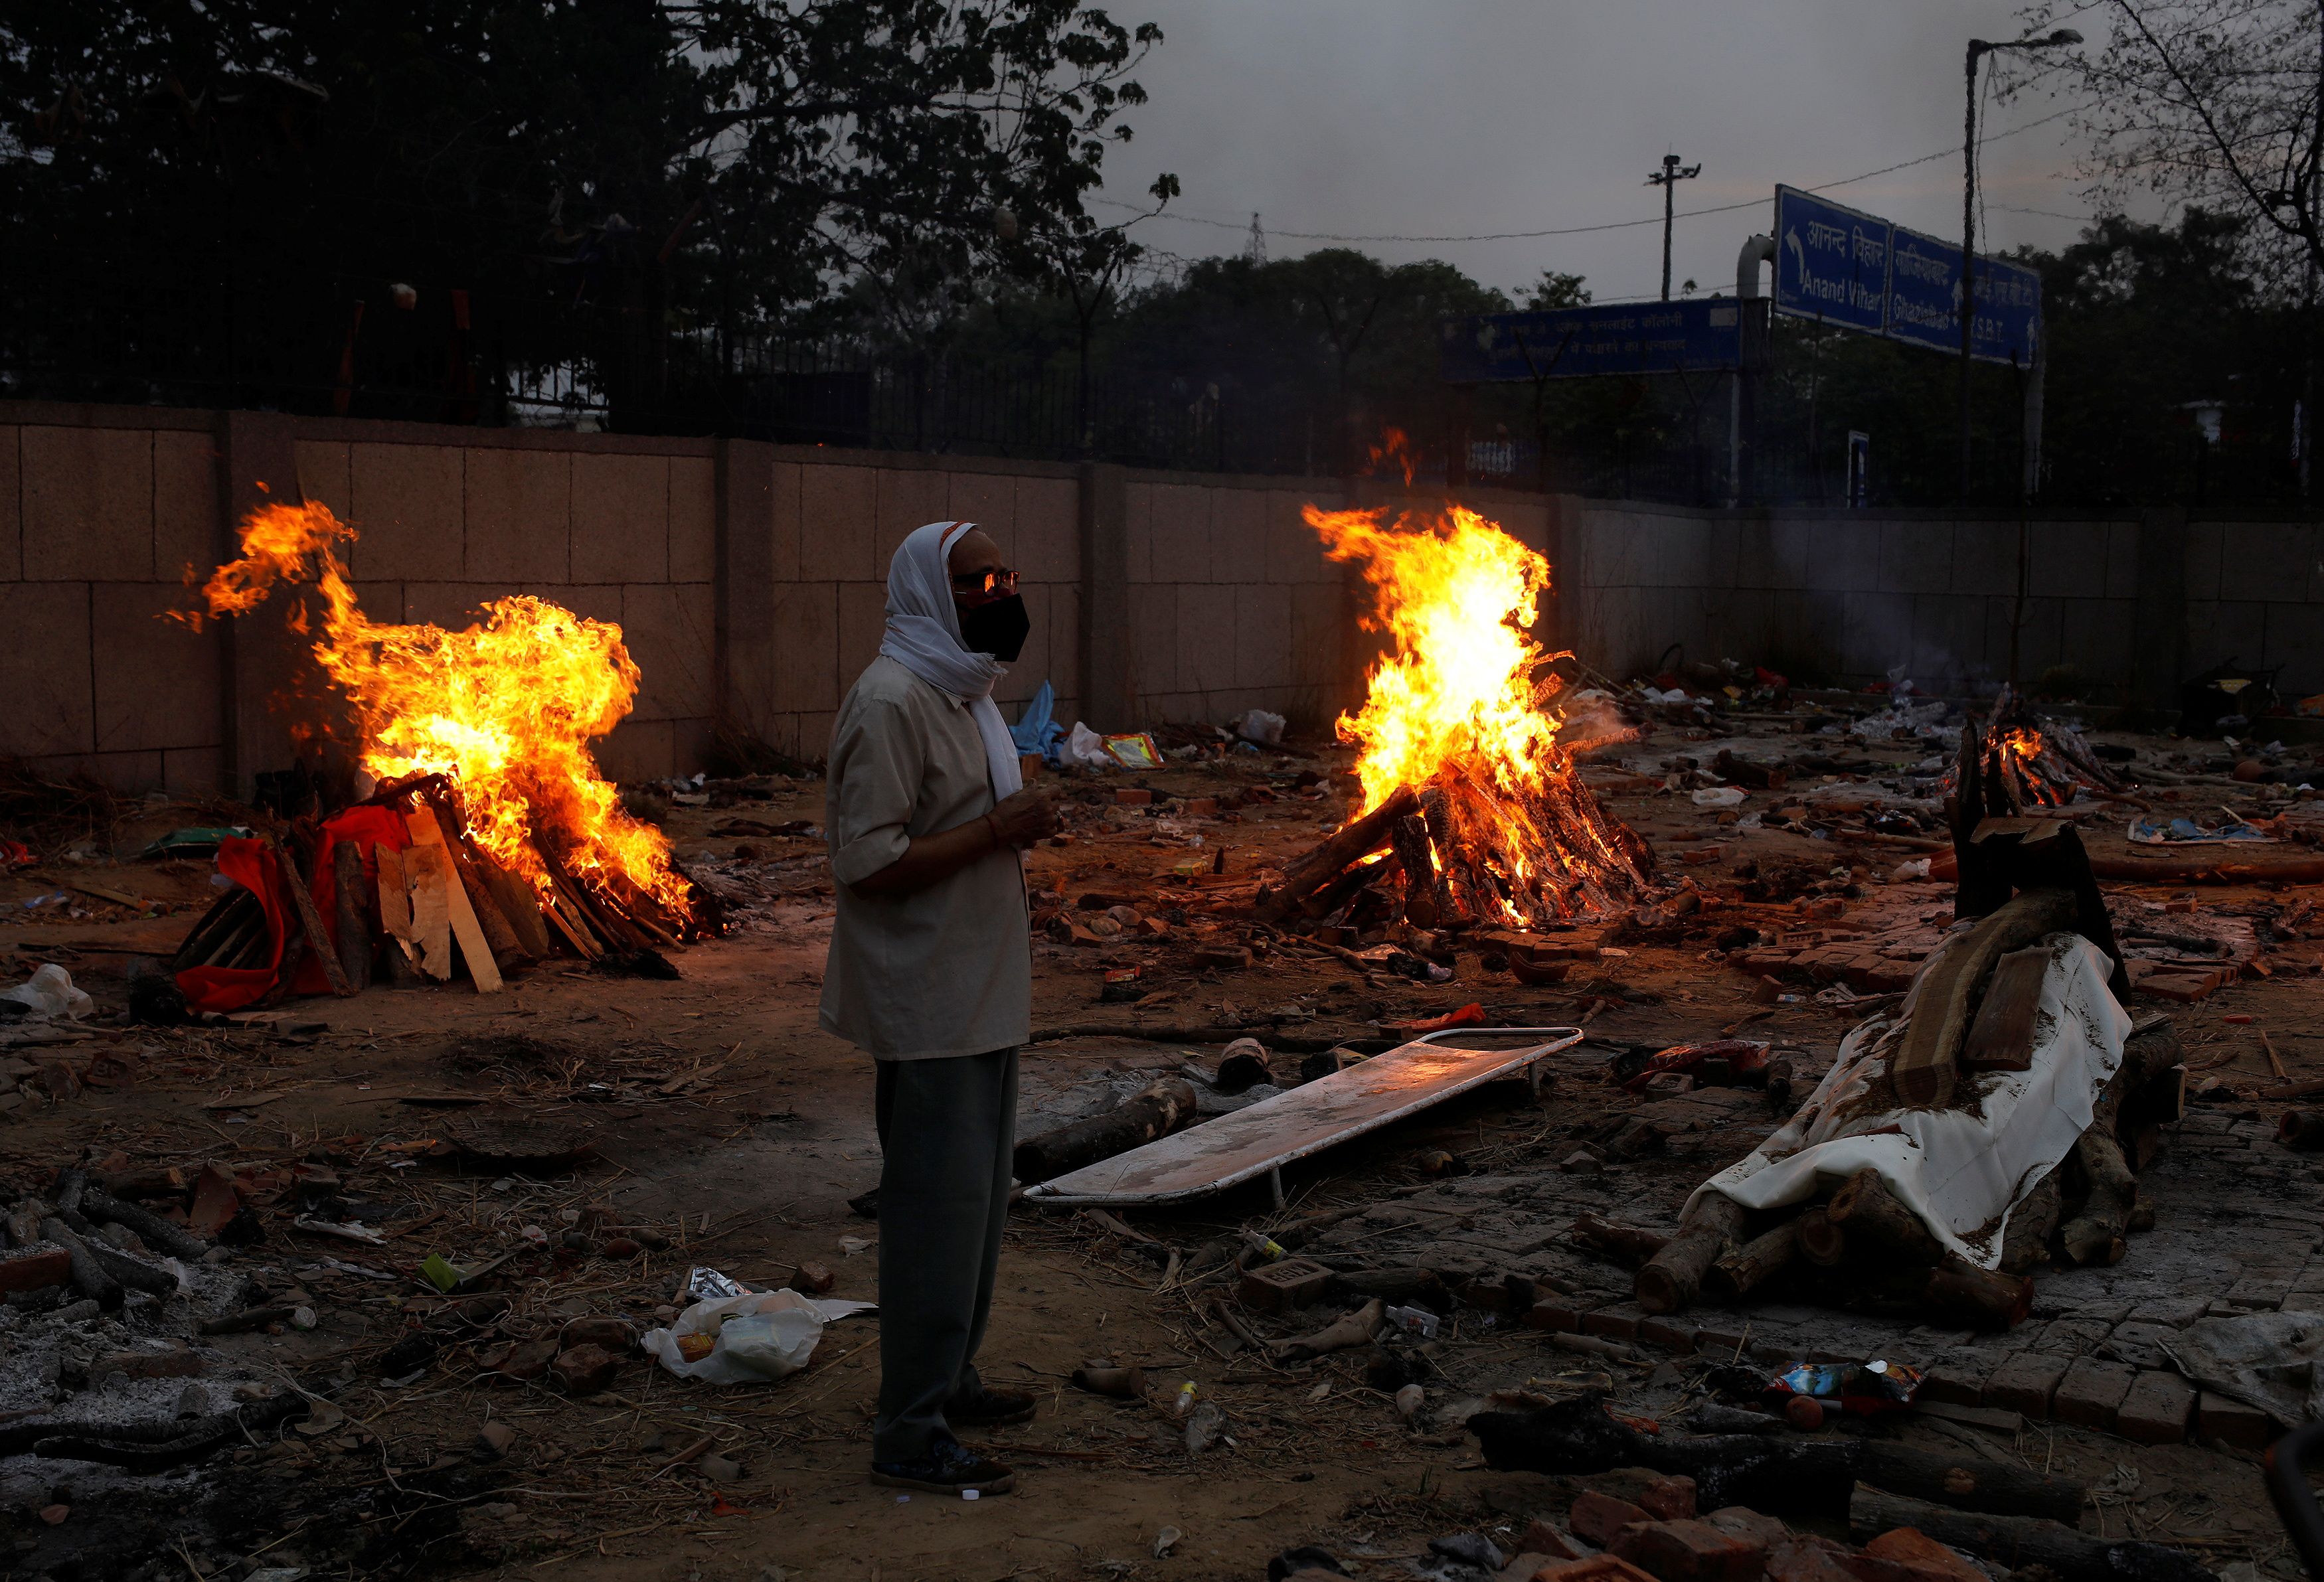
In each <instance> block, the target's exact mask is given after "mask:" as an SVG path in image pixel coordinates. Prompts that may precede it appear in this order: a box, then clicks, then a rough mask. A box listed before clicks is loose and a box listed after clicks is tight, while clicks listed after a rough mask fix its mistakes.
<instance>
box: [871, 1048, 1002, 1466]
mask: <svg viewBox="0 0 2324 1582" xmlns="http://www.w3.org/2000/svg"><path fill="white" fill-rule="evenodd" d="M874 1103H875V1107H876V1108H875V1113H876V1116H877V1119H878V1123H879V1127H880V1146H881V1152H882V1154H883V1155H884V1162H883V1163H882V1164H881V1169H880V1410H879V1415H878V1417H877V1418H876V1419H875V1420H874V1421H873V1423H872V1425H871V1459H873V1460H874V1461H910V1460H916V1459H918V1458H920V1457H922V1456H925V1455H927V1453H928V1449H929V1447H930V1446H931V1445H932V1444H934V1443H935V1442H936V1440H937V1439H948V1438H950V1437H952V1429H951V1428H950V1426H949V1425H948V1424H946V1423H945V1404H946V1403H949V1402H952V1401H954V1400H958V1399H963V1398H966V1397H973V1396H974V1395H975V1394H976V1393H978V1392H979V1391H980V1390H982V1388H983V1382H982V1380H981V1379H979V1378H978V1377H977V1373H976V1348H977V1347H978V1346H979V1345H980V1344H981V1343H982V1341H983V1339H984V1320H985V1315H986V1314H987V1313H988V1312H989V1311H991V1307H992V1283H993V1279H994V1277H995V1275H996V1274H998V1272H999V1270H1000V1267H1001V1230H1002V1228H1004V1227H1005V1226H1006V1225H1007V1224H1008V1222H1009V1182H1010V1154H1011V1153H1012V1152H1013V1151H1014V1149H1015V1147H1016V1133H1017V1052H1016V1051H1015V1050H1014V1049H999V1050H995V1051H993V1052H992V1053H990V1054H965V1055H954V1056H949V1057H946V1058H943V1059H938V1060H883V1061H881V1062H880V1070H879V1087H878V1096H877V1098H876V1099H875V1101H874Z"/></svg>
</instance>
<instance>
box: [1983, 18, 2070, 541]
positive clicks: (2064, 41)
mask: <svg viewBox="0 0 2324 1582" xmlns="http://www.w3.org/2000/svg"><path fill="white" fill-rule="evenodd" d="M2081 41H2082V35H2081V34H2080V33H2078V32H2075V31H2074V30H2073V29H2072V28H2070V27H2061V28H2060V29H2058V30H2057V32H2051V33H2044V34H2043V35H2041V36H2040V37H2038V38H2037V37H2035V36H2034V35H2033V34H2032V33H2028V34H2026V35H2025V36H2024V38H2022V39H2003V40H2000V41H1994V40H1990V39H1971V40H1970V41H1969V56H1968V59H1967V60H1965V61H1964V62H1963V66H1962V76H1963V77H1964V78H1966V79H1967V81H1968V85H1969V100H1968V104H1967V106H1966V108H1964V109H1963V111H1962V113H1961V264H1960V268H1961V273H1960V293H1961V296H1960V334H1961V339H1960V500H1961V503H1962V504H1964V505H1966V504H1968V503H1969V351H1970V347H1971V345H1973V344H1974V339H1975V336H1976V333H1977V331H1976V324H1977V275H1976V273H1975V261H1976V258H1977V63H1978V61H1979V60H1982V59H1983V58H1984V57H1986V56H1987V55H1990V54H1993V53H1995V52H1997V51H2002V50H2025V51H2033V50H2057V49H2063V48H2065V47H2066V46H2068V45H2071V44H2079V43H2080V42H2081Z"/></svg>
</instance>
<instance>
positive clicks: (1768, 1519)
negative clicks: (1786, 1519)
mask: <svg viewBox="0 0 2324 1582" xmlns="http://www.w3.org/2000/svg"><path fill="white" fill-rule="evenodd" d="M1703 1520H1704V1521H1705V1522H1709V1523H1711V1526H1713V1527H1715V1528H1717V1529H1718V1530H1719V1531H1721V1532H1724V1533H1726V1534H1727V1535H1728V1536H1729V1537H1730V1538H1740V1539H1743V1540H1744V1541H1747V1542H1750V1543H1756V1544H1757V1545H1758V1546H1759V1547H1760V1548H1762V1549H1772V1548H1774V1547H1775V1545H1776V1544H1779V1543H1781V1542H1783V1541H1784V1540H1785V1539H1787V1538H1789V1537H1791V1536H1792V1530H1791V1529H1790V1528H1788V1527H1786V1526H1784V1524H1783V1522H1780V1521H1778V1520H1777V1519H1776V1518H1775V1517H1773V1516H1769V1515H1766V1513H1762V1512H1758V1511H1755V1510H1753V1509H1752V1508H1751V1507H1750V1506H1748V1505H1721V1506H1720V1507H1719V1509H1717V1510H1716V1511H1713V1512H1712V1513H1711V1514H1710V1515H1708V1516H1705V1517H1704V1518H1703Z"/></svg>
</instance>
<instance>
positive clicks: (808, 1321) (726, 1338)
mask: <svg viewBox="0 0 2324 1582" xmlns="http://www.w3.org/2000/svg"><path fill="white" fill-rule="evenodd" d="M869 1311H876V1304H875V1303H872V1302H868V1301H810V1300H808V1299H807V1298H806V1297H804V1296H801V1295H800V1294H799V1293H798V1292H796V1291H755V1292H748V1293H746V1294H744V1295H742V1296H727V1297H721V1298H719V1299H718V1300H717V1301H697V1302H696V1303H695V1304H694V1305H693V1306H692V1307H690V1308H687V1310H686V1311H684V1312H682V1313H680V1314H679V1315H678V1322H677V1323H675V1324H673V1325H671V1326H670V1327H669V1329H649V1330H647V1331H646V1334H645V1338H644V1339H643V1340H642V1341H641V1342H640V1344H641V1345H642V1346H643V1347H645V1348H646V1350H647V1351H648V1352H650V1353H651V1354H652V1355H653V1356H655V1357H659V1358H661V1365H662V1366H664V1367H666V1368H668V1369H669V1371H670V1372H672V1373H674V1374H677V1375H678V1376H680V1377H681V1378H688V1379H700V1380H702V1381H703V1382H704V1383H705V1384H744V1383H747V1382H749V1381H751V1380H752V1379H779V1378H781V1377H783V1376H784V1375H787V1374H795V1373H797V1372H798V1370H799V1369H801V1368H803V1367H805V1366H807V1358H808V1357H813V1356H814V1355H815V1346H816V1341H818V1340H820V1339H822V1338H823V1327H824V1325H825V1324H826V1323H829V1322H830V1321H832V1320H835V1319H844V1318H845V1317H847V1316H848V1315H849V1314H850V1313H860V1312H869ZM692 1335H707V1336H709V1337H711V1338H712V1343H711V1348H710V1350H709V1352H708V1353H707V1354H705V1355H704V1356H702V1357H696V1358H695V1359H694V1360H693V1361H690V1362H689V1361H688V1360H687V1357H686V1347H683V1346H681V1345H680V1344H679V1342H680V1341H681V1340H682V1339H683V1338H686V1337H687V1336H692Z"/></svg>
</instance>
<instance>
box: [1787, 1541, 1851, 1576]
mask: <svg viewBox="0 0 2324 1582" xmlns="http://www.w3.org/2000/svg"><path fill="white" fill-rule="evenodd" d="M1846 1552H1847V1551H1846V1550H1842V1549H1841V1548H1840V1546H1839V1545H1838V1544H1836V1543H1834V1542H1832V1541H1831V1540H1830V1539H1828V1538H1813V1537H1803V1536H1793V1537H1787V1538H1785V1539H1784V1541H1782V1542H1781V1543H1778V1544H1776V1545H1775V1547H1773V1548H1772V1549H1770V1550H1768V1551H1767V1568H1766V1577H1767V1582H1858V1577H1857V1576H1856V1574H1855V1573H1854V1572H1853V1571H1850V1570H1849V1568H1847V1566H1846V1565H1844V1564H1843V1563H1842V1560H1841V1557H1842V1556H1843V1555H1845V1554H1846Z"/></svg>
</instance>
